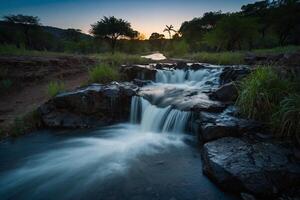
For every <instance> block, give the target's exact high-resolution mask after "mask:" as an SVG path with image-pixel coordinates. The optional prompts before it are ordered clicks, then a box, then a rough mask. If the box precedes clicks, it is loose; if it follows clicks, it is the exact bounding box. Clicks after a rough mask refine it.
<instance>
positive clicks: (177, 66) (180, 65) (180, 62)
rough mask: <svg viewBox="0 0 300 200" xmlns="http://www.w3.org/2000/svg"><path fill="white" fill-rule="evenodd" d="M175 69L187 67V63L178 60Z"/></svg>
mask: <svg viewBox="0 0 300 200" xmlns="http://www.w3.org/2000/svg"><path fill="white" fill-rule="evenodd" d="M175 69H188V65H187V63H186V62H184V61H179V62H177V63H176V65H175Z"/></svg>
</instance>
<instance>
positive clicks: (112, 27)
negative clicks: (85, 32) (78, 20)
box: [90, 16, 138, 54]
mask: <svg viewBox="0 0 300 200" xmlns="http://www.w3.org/2000/svg"><path fill="white" fill-rule="evenodd" d="M91 26H92V28H91V30H90V32H91V33H92V34H93V35H94V36H95V37H96V38H104V39H109V40H110V44H111V49H112V54H114V52H115V48H116V44H117V41H118V39H120V38H121V37H122V38H134V37H136V36H137V35H138V32H137V31H134V30H133V29H132V28H131V25H130V23H129V22H127V21H125V20H123V19H117V18H115V17H114V16H112V17H104V18H103V19H101V20H100V21H97V22H96V23H95V24H92V25H91Z"/></svg>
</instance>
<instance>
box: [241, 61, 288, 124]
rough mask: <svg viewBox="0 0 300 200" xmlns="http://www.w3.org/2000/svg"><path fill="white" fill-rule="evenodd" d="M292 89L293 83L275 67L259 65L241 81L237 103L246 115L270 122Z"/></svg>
mask: <svg viewBox="0 0 300 200" xmlns="http://www.w3.org/2000/svg"><path fill="white" fill-rule="evenodd" d="M292 91H293V85H292V83H291V82H290V81H289V80H284V79H281V78H280V77H279V75H278V74H277V73H276V72H275V71H274V69H272V68H270V67H259V68H258V69H256V70H255V71H254V72H253V73H252V74H250V75H249V76H248V77H247V78H246V79H245V80H243V81H242V82H241V84H240V88H239V97H238V100H237V105H238V106H239V108H240V111H241V113H242V114H244V115H245V116H247V117H249V118H253V119H257V120H262V121H265V122H269V121H270V116H272V113H274V111H275V109H276V107H277V105H278V104H279V102H280V101H281V100H282V98H283V97H284V96H287V95H288V94H289V93H290V92H292Z"/></svg>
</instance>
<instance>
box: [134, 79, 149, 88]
mask: <svg viewBox="0 0 300 200" xmlns="http://www.w3.org/2000/svg"><path fill="white" fill-rule="evenodd" d="M151 82H152V81H150V80H140V79H134V80H133V83H134V84H136V85H137V86H139V87H143V86H146V85H149V84H150V83H151Z"/></svg>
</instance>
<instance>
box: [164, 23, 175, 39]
mask: <svg viewBox="0 0 300 200" xmlns="http://www.w3.org/2000/svg"><path fill="white" fill-rule="evenodd" d="M164 32H168V34H169V38H170V39H172V32H174V33H177V31H176V30H175V29H174V26H173V25H170V26H168V25H166V28H165V29H164Z"/></svg>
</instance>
